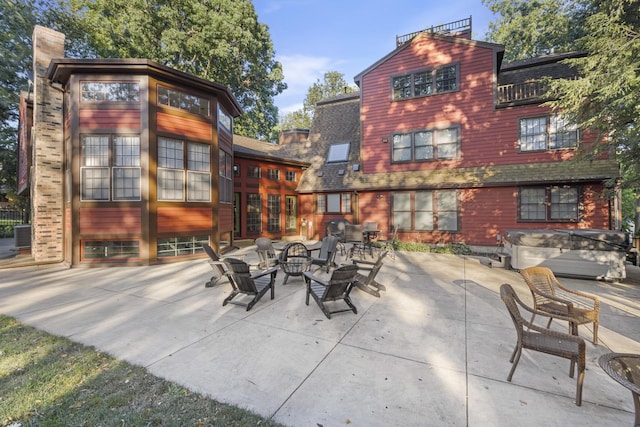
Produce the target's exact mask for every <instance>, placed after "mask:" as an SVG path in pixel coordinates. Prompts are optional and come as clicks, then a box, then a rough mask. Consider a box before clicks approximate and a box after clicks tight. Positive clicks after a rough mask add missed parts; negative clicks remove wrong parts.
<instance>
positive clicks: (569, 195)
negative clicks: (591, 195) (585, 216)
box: [518, 186, 582, 222]
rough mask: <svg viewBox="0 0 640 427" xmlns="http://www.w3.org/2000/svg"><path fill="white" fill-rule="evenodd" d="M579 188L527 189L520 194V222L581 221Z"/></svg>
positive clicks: (523, 189) (522, 189) (520, 190)
mask: <svg viewBox="0 0 640 427" xmlns="http://www.w3.org/2000/svg"><path fill="white" fill-rule="evenodd" d="M581 197H582V194H581V189H580V188H579V187H571V186H565V187H526V188H524V187H523V188H520V189H519V192H518V220H520V221H534V222H567V221H568V222H574V221H578V220H579V219H580V214H581V202H580V199H581Z"/></svg>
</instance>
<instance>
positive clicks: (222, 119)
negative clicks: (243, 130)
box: [218, 105, 233, 134]
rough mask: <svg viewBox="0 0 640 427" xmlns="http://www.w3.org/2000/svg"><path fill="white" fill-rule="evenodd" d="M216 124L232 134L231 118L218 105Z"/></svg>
mask: <svg viewBox="0 0 640 427" xmlns="http://www.w3.org/2000/svg"><path fill="white" fill-rule="evenodd" d="M218 124H219V125H220V127H221V128H222V129H224V130H226V131H227V132H229V133H230V134H231V133H233V118H232V117H231V116H230V115H229V114H227V112H226V111H224V109H222V107H220V105H218Z"/></svg>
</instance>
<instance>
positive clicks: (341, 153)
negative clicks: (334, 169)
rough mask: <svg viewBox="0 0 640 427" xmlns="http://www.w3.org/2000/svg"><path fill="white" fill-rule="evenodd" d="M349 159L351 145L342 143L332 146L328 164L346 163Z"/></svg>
mask: <svg viewBox="0 0 640 427" xmlns="http://www.w3.org/2000/svg"><path fill="white" fill-rule="evenodd" d="M348 158H349V143H348V142H341V143H338V144H331V146H330V147H329V154H328V155H327V163H335V162H346V161H347V159H348Z"/></svg>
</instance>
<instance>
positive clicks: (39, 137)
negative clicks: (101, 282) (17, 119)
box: [31, 25, 65, 262]
mask: <svg viewBox="0 0 640 427" xmlns="http://www.w3.org/2000/svg"><path fill="white" fill-rule="evenodd" d="M64 38H65V36H64V34H62V33H59V32H57V31H54V30H51V29H49V28H44V27H41V26H38V25H37V26H36V27H35V28H34V30H33V78H34V81H33V86H34V88H33V93H34V101H33V146H32V156H33V158H32V168H31V253H32V255H33V258H34V259H35V261H39V262H46V261H50V262H55V261H62V259H63V237H64V236H63V224H64V179H63V178H64V175H63V165H64V163H63V162H64V131H63V92H62V90H60V89H57V88H54V87H52V86H51V85H50V84H49V81H48V80H47V78H46V74H47V68H48V67H49V63H50V62H51V60H52V59H54V58H63V57H64Z"/></svg>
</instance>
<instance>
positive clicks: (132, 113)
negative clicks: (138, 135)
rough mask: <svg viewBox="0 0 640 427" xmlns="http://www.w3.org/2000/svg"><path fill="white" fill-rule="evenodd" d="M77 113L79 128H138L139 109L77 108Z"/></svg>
mask: <svg viewBox="0 0 640 427" xmlns="http://www.w3.org/2000/svg"><path fill="white" fill-rule="evenodd" d="M79 115H80V127H81V128H91V129H116V128H118V129H139V128H140V110H79Z"/></svg>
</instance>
